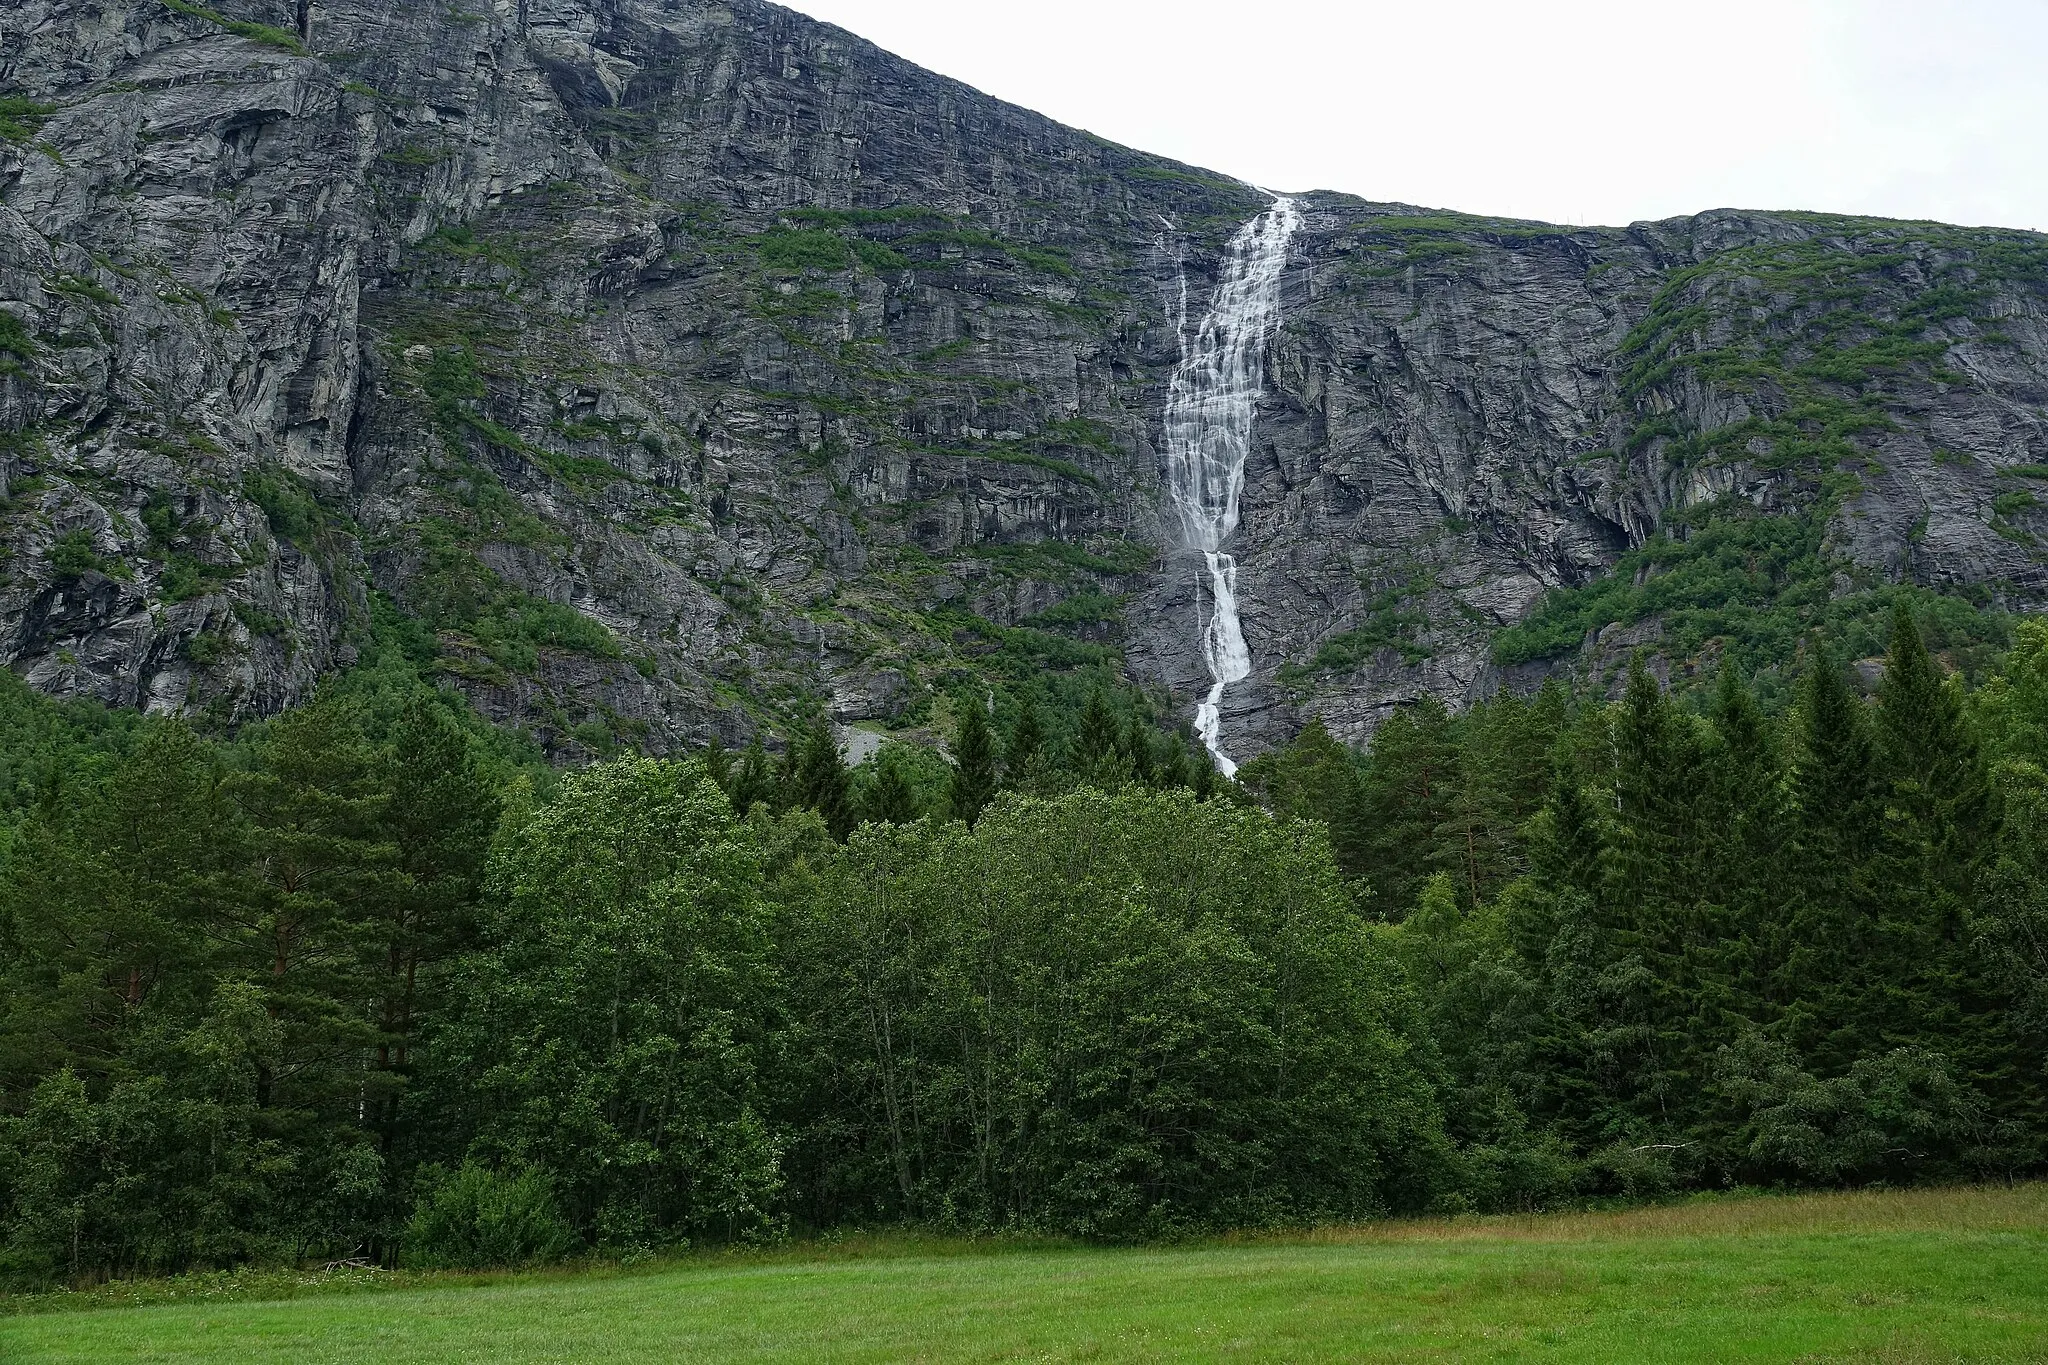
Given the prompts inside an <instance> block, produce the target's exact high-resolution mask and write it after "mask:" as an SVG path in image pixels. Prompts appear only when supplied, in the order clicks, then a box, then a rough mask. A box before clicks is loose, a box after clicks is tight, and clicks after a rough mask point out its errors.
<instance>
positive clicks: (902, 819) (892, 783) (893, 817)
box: [860, 747, 924, 825]
mask: <svg viewBox="0 0 2048 1365" xmlns="http://www.w3.org/2000/svg"><path fill="white" fill-rule="evenodd" d="M860 814H861V819H863V820H865V821H867V822H868V823H870V824H877V825H907V824H910V823H912V822H913V821H915V820H917V819H918V818H919V817H920V816H922V815H923V814H924V812H923V811H922V810H920V809H919V802H918V799H917V789H916V788H915V787H913V786H911V785H910V779H909V778H908V777H906V776H905V775H904V772H903V761H902V759H901V757H900V756H899V755H898V754H897V752H896V750H895V748H894V747H889V748H884V749H883V750H882V752H881V753H879V754H877V755H876V756H875V771H874V776H873V778H872V780H871V781H869V783H868V786H867V790H866V791H865V792H863V793H862V797H861V807H860Z"/></svg>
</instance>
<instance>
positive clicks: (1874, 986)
mask: <svg viewBox="0 0 2048 1365" xmlns="http://www.w3.org/2000/svg"><path fill="white" fill-rule="evenodd" d="M1877 720H1878V724H1877V731H1878V757H1879V762H1880V765H1881V772H1882V774H1883V776H1884V778H1885V780H1886V784H1887V788H1888V791H1887V818H1886V822H1885V837H1884V840H1883V843H1882V850H1883V857H1882V859H1881V861H1880V867H1881V868H1882V876H1883V881H1882V883H1881V888H1880V890H1881V896H1882V899H1881V905H1882V912H1881V917H1880V920H1879V924H1878V933H1877V935H1876V941H1877V951H1876V953H1875V954H1874V955H1873V958H1874V960H1873V963H1872V966H1873V968H1874V971H1873V973H1872V977H1871V983H1870V985H1871V988H1870V990H1869V992H1868V994H1867V995H1866V997H1865V1009H1864V1017H1865V1020H1866V1025H1865V1027H1866V1031H1867V1033H1874V1034H1875V1035H1876V1037H1877V1038H1878V1039H1881V1040H1882V1042H1883V1043H1884V1044H1886V1045H1889V1046H1892V1047H1899V1046H1921V1047H1927V1048H1931V1049H1933V1050H1936V1051H1940V1052H1943V1053H1945V1054H1946V1055H1947V1056H1948V1057H1949V1059H1950V1060H1951V1061H1952V1062H1954V1063H1956V1064H1957V1065H1959V1066H1960V1067H1961V1068H1963V1070H1964V1071H1965V1072H1966V1073H1968V1074H1971V1075H1974V1076H1976V1077H1978V1078H1980V1079H1984V1080H1989V1079H1991V1078H1993V1077H1998V1078H1999V1079H2000V1083H2001V1084H2002V1083H2004V1082H2005V1081H2006V1079H2007V1078H2008V1076H2009V1073H2010V1070H2011V1067H2012V1061H2013V1059H2012V1055H2011V1039H2010V1034H2009V1031H2008V1029H2007V1021H2006V1019H2005V1006H2006V1001H2005V1000H2004V999H2003V998H2002V996H2001V993H2000V992H1999V990H1998V989H1997V987H1996V985H1995V983H1993V982H1992V981H1990V980H1989V979H1988V978H1987V971H1986V968H1987V964H1986V962H1985V961H1984V959H1983V958H1982V957H1980V955H1979V954H1978V952H1977V950H1976V945H1975V943H1974V941H1973V938H1974V935H1973V932H1972V928H1971V924H1970V916H1971V909H1972V906H1973V904H1974V902H1975V900H1976V897H1977V894H1978V889H1979V886H1978V884H1979V882H1980V880H1981V874H1982V871H1983V867H1982V864H1983V862H1984V853H1985V850H1986V847H1987V845H1986V838H1987V835H1988V834H1989V832H1990V829H1991V821H1990V790H1989V781H1988V775H1987V773H1986V771H1985V766H1984V761H1983V757H1982V753H1981V751H1980V750H1979V748H1978V745H1977V740H1976V735H1975V733H1974V732H1973V730H1972V728H1971V726H1970V723H1969V720H1968V718H1967V717H1966V716H1965V715H1964V713H1963V707H1962V699H1961V696H1960V693H1959V689H1958V688H1956V687H1955V686H1953V685H1951V684H1950V683H1949V682H1947V681H1946V680H1944V679H1943V677H1942V676H1941V671H1940V669H1939V668H1937V667H1936V665H1935V663H1934V660H1933V658H1932V657H1931V656H1930V655H1929V654H1928V652H1927V646H1926V643H1925V642H1924V641H1923V640H1922V639H1921V637H1920V629H1919V627H1918V625H1916V624H1915V622H1914V620H1913V617H1912V614H1911V612H1910V611H1909V610H1908V609H1907V607H1906V605H1905V604H1904V603H1903V602H1901V603H1900V604H1899V606H1898V607H1897V609H1896V610H1895V612H1894V614H1893V621H1892V640H1891V648H1890V650H1889V651H1888V652H1887V654H1886V656H1885V676H1884V683H1883V685H1882V686H1881V687H1880V689H1879V692H1878V707H1877ZM1868 1041H1871V1040H1870V1039H1868V1038H1866V1042H1868Z"/></svg>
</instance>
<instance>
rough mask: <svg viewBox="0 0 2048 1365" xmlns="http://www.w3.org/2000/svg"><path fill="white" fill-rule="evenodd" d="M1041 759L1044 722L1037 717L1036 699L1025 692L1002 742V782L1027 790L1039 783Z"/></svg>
mask: <svg viewBox="0 0 2048 1365" xmlns="http://www.w3.org/2000/svg"><path fill="white" fill-rule="evenodd" d="M1045 761H1046V753H1045V725H1044V722H1043V721H1041V720H1040V719H1039V715H1038V703H1037V702H1036V701H1035V700H1033V699H1032V697H1031V695H1030V694H1029V693H1028V692H1027V693H1026V694H1025V696H1024V701H1023V704H1022V705H1020V706H1019V707H1018V708H1017V719H1016V720H1015V721H1014V722H1012V723H1011V725H1010V742H1009V743H1008V744H1007V745H1005V746H1004V752H1003V784H1004V785H1005V786H1008V787H1013V788H1016V789H1018V790H1030V789H1031V788H1032V787H1034V786H1036V785H1037V784H1038V783H1039V781H1040V779H1041V777H1042V775H1043V774H1042V769H1043V768H1044V766H1045Z"/></svg>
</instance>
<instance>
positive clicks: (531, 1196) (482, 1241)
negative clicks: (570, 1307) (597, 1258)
mask: <svg viewBox="0 0 2048 1365" xmlns="http://www.w3.org/2000/svg"><path fill="white" fill-rule="evenodd" d="M422 1176H423V1183H427V1184H428V1188H427V1190H426V1192H425V1193H423V1194H422V1195H421V1196H420V1199H419V1202H418V1203H417V1204H415V1205H414V1206H413V1213H412V1220H411V1221H410V1222H409V1223H407V1224H406V1228H405V1253H404V1259H405V1263H406V1264H407V1265H411V1266H420V1267H423V1268H428V1269H452V1270H482V1269H485V1268H488V1267H492V1266H526V1265H545V1264H548V1263H549V1262H552V1261H559V1260H561V1259H562V1258H563V1257H565V1256H567V1255H568V1254H569V1253H570V1251H572V1250H573V1249H574V1248H575V1245H576V1234H575V1232H574V1231H572V1230H571V1229H570V1227H569V1224H568V1221H567V1220H566V1219H564V1218H563V1217H562V1210H561V1207H560V1206H559V1205H558V1204H557V1203H556V1201H555V1188H554V1181H553V1180H552V1179H551V1178H550V1177H549V1176H548V1175H547V1173H546V1172H544V1171H526V1172H523V1173H521V1174H519V1175H507V1174H504V1173H502V1172H498V1171H493V1170H491V1169H490V1168H489V1167H487V1166H478V1165H476V1164H474V1163H470V1164H467V1165H464V1166H463V1167H462V1169H461V1170H459V1171H456V1172H455V1173H454V1174H453V1175H449V1174H447V1173H446V1172H444V1171H440V1170H438V1169H436V1168H434V1167H428V1168H426V1170H424V1171H423V1172H422Z"/></svg>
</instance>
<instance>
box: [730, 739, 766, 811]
mask: <svg viewBox="0 0 2048 1365" xmlns="http://www.w3.org/2000/svg"><path fill="white" fill-rule="evenodd" d="M728 795H730V796H731V798H732V808H733V811H734V812H735V813H736V814H738V815H740V816H742V817H744V816H745V815H746V814H747V812H748V811H750V810H752V809H753V808H754V806H755V805H756V804H757V803H761V802H766V803H768V804H770V805H773V804H774V802H775V771H774V767H773V765H772V764H771V763H770V761H769V758H768V750H767V749H766V748H764V747H763V746H762V744H761V733H760V731H758V730H757V731H755V732H754V737H753V738H752V739H750V740H748V741H747V747H746V749H745V750H744V751H743V752H742V753H741V754H740V761H739V763H738V764H736V765H735V766H734V768H733V772H732V786H731V787H730V789H729V791H728Z"/></svg>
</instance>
